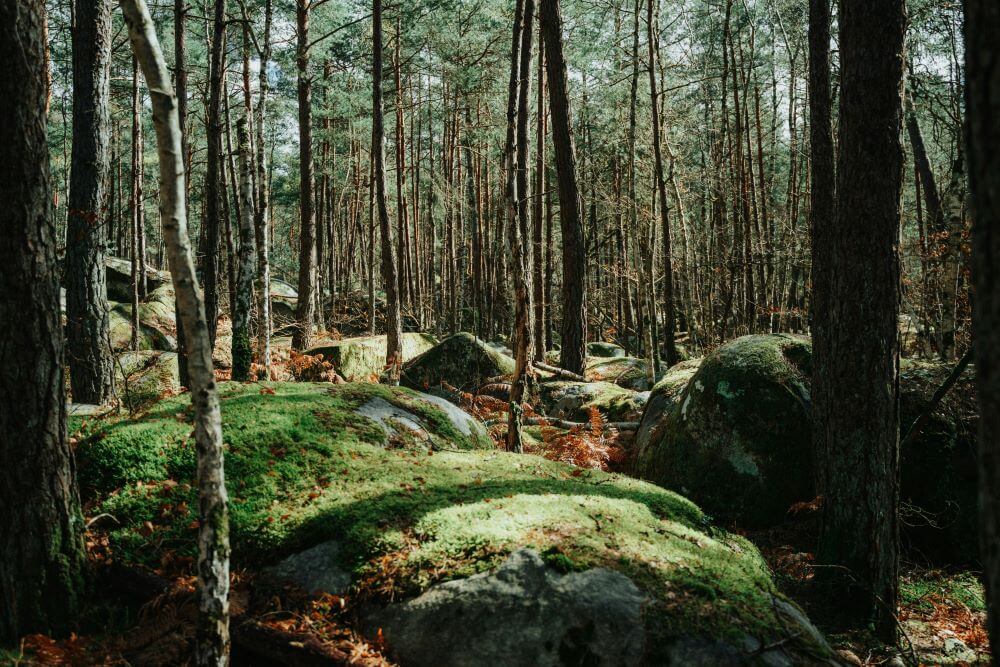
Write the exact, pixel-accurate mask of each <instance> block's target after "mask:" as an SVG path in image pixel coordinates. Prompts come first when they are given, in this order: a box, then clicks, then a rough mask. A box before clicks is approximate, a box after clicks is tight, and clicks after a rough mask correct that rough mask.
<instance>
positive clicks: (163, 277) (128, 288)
mask: <svg viewBox="0 0 1000 667" xmlns="http://www.w3.org/2000/svg"><path fill="white" fill-rule="evenodd" d="M104 263H105V266H106V267H107V286H108V300H110V301H120V302H122V303H129V302H131V300H132V261H131V260H128V259H122V258H121V257H105V259H104ZM169 284H170V273H169V272H167V271H160V270H157V269H154V268H152V267H151V266H149V265H147V266H146V289H147V290H148V291H149V292H155V291H156V290H158V289H160V288H161V287H163V286H164V285H169Z"/></svg>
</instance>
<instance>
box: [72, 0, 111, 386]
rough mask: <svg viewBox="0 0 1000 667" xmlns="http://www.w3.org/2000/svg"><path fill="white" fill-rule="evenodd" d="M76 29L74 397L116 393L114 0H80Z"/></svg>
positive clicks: (73, 211) (74, 99) (73, 254)
mask: <svg viewBox="0 0 1000 667" xmlns="http://www.w3.org/2000/svg"><path fill="white" fill-rule="evenodd" d="M74 18H75V20H74V28H73V163H72V167H71V174H70V188H69V218H68V220H67V225H66V358H67V361H68V362H69V371H70V375H69V377H70V383H71V386H72V389H73V401H74V402H77V403H104V402H105V401H106V400H108V399H109V398H110V397H111V392H112V389H113V386H112V385H113V376H112V368H111V346H110V340H111V337H110V332H109V329H110V323H109V318H108V290H107V285H106V280H107V271H106V269H105V266H104V255H105V249H106V248H105V244H106V241H105V239H106V226H107V225H109V223H110V221H109V220H108V218H107V217H106V211H107V208H106V204H107V200H108V188H107V184H108V173H109V168H110V154H109V150H108V142H109V128H110V124H111V123H110V118H109V113H108V106H109V102H110V91H109V84H110V73H111V72H110V67H111V2H110V0H93V1H91V2H79V3H77V5H76V16H75V17H74Z"/></svg>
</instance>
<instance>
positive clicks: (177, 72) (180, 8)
mask: <svg viewBox="0 0 1000 667" xmlns="http://www.w3.org/2000/svg"><path fill="white" fill-rule="evenodd" d="M186 7H187V0H174V77H175V81H176V83H175V86H176V89H177V123H178V125H179V126H180V131H181V161H182V162H183V164H184V215H185V216H187V201H188V192H189V189H190V186H191V179H190V177H189V174H190V173H191V153H190V149H189V146H188V141H187V89H188V88H187V80H188V75H187V42H186V38H185V33H186V31H185V27H184V19H185V15H186V13H187V9H186ZM174 320H175V321H176V322H180V321H181V311H180V304H179V303H178V301H177V299H176V297H175V298H174ZM177 371H178V373H177V378H178V380H179V381H180V386H182V387H190V386H191V378H190V376H189V375H188V369H187V339H185V338H184V327H177Z"/></svg>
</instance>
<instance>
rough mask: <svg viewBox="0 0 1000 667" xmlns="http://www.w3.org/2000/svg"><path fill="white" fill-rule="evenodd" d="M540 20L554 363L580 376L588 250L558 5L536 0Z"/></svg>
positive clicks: (583, 360) (583, 359) (555, 1)
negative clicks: (556, 302)
mask: <svg viewBox="0 0 1000 667" xmlns="http://www.w3.org/2000/svg"><path fill="white" fill-rule="evenodd" d="M539 21H540V23H541V29H542V40H543V41H544V43H545V57H546V62H545V70H546V73H547V74H548V81H549V109H550V113H551V120H552V149H553V152H554V153H555V160H556V173H557V175H558V179H557V180H558V187H559V222H560V227H561V229H562V245H563V247H562V263H563V266H562V269H563V303H562V307H563V321H562V327H561V329H560V331H561V333H562V341H561V343H562V350H561V353H560V356H559V364H560V365H561V366H562V367H563V368H564V369H566V370H568V371H570V372H572V373H576V374H578V375H582V374H583V368H584V365H585V364H586V360H587V251H586V244H585V241H584V236H583V219H582V218H581V215H580V190H579V188H578V186H577V174H576V147H575V146H574V143H573V128H572V121H571V119H572V114H571V113H570V104H569V81H568V75H567V71H566V56H565V55H564V54H563V44H562V30H563V23H562V15H561V14H560V10H559V0H541V11H540V12H539Z"/></svg>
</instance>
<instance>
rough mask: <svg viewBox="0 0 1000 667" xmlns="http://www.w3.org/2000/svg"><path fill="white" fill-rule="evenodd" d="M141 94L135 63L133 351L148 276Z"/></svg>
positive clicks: (133, 86) (137, 69)
mask: <svg viewBox="0 0 1000 667" xmlns="http://www.w3.org/2000/svg"><path fill="white" fill-rule="evenodd" d="M141 111H142V93H141V91H140V90H139V63H138V62H137V61H136V60H134V59H133V60H132V190H131V195H130V197H129V209H130V211H131V214H132V216H131V220H130V225H129V229H130V232H131V239H132V242H131V244H130V246H131V249H132V316H131V322H132V344H131V346H132V350H133V351H138V349H139V331H140V328H139V327H140V326H141V324H140V322H139V300H140V299H141V298H142V292H143V289H142V283H143V280H144V278H145V274H144V273H143V270H142V259H141V253H142V250H143V243H142V236H143V228H144V227H145V221H144V220H143V201H142V171H143V162H144V158H143V152H142V117H141V115H140V114H141Z"/></svg>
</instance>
